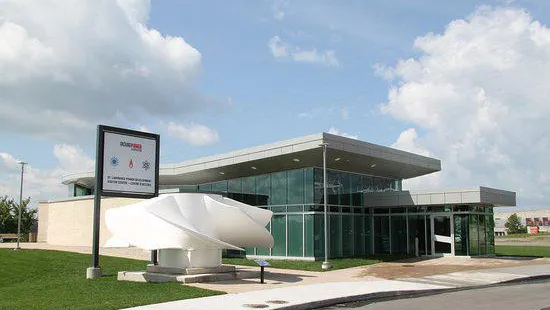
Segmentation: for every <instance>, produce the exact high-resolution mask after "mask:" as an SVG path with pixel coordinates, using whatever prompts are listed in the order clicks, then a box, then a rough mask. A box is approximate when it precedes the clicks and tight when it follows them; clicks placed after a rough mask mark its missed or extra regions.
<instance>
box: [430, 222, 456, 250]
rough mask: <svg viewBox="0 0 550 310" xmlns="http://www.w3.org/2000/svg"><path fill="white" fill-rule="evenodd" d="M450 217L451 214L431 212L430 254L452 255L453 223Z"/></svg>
mask: <svg viewBox="0 0 550 310" xmlns="http://www.w3.org/2000/svg"><path fill="white" fill-rule="evenodd" d="M451 219H452V215H451V214H432V216H431V219H430V224H431V225H430V226H431V227H432V234H431V235H432V255H445V254H447V255H454V243H453V235H454V232H453V226H454V225H453V221H452V220H451Z"/></svg>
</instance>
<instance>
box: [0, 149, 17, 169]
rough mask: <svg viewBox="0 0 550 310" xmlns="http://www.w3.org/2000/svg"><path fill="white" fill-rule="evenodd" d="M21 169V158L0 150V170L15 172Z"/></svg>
mask: <svg viewBox="0 0 550 310" xmlns="http://www.w3.org/2000/svg"><path fill="white" fill-rule="evenodd" d="M16 171H19V160H17V159H15V158H14V157H13V156H11V155H10V154H8V153H2V152H0V172H3V173H13V172H16Z"/></svg>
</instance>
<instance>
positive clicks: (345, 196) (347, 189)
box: [340, 172, 351, 206]
mask: <svg viewBox="0 0 550 310" xmlns="http://www.w3.org/2000/svg"><path fill="white" fill-rule="evenodd" d="M340 183H341V184H342V191H341V193H340V204H341V205H343V206H350V205H351V185H350V174H349V173H347V172H340Z"/></svg>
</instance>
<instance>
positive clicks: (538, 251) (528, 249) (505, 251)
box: [495, 245, 550, 257]
mask: <svg viewBox="0 0 550 310" xmlns="http://www.w3.org/2000/svg"><path fill="white" fill-rule="evenodd" d="M495 254H496V255H497V256H530V257H550V247H547V246H516V245H497V246H495Z"/></svg>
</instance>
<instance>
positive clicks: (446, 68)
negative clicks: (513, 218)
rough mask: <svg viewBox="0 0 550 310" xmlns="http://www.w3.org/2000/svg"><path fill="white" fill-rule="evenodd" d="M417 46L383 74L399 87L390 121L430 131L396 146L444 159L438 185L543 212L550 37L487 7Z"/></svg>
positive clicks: (511, 13) (524, 18) (528, 20)
mask: <svg viewBox="0 0 550 310" xmlns="http://www.w3.org/2000/svg"><path fill="white" fill-rule="evenodd" d="M414 46H415V48H416V49H417V50H418V51H419V52H420V56H419V57H417V58H411V59H407V60H400V61H399V62H398V63H397V64H396V65H395V66H393V67H390V68H386V67H384V66H379V67H378V68H377V69H378V71H379V73H382V74H383V75H385V76H386V77H387V78H389V79H393V81H394V82H393V83H394V84H393V86H392V87H391V89H390V90H389V93H388V102H387V103H385V104H384V105H382V107H381V110H382V112H383V113H387V114H389V115H391V116H393V117H395V118H396V119H399V120H403V121H405V122H408V123H412V124H414V126H416V127H419V128H422V132H424V134H423V136H422V137H421V138H418V137H416V132H415V131H414V132H413V131H411V130H410V129H409V130H408V131H406V132H404V133H403V134H402V135H401V136H400V138H399V139H398V142H396V145H401V146H402V145H405V146H407V145H408V147H412V148H413V149H415V148H416V149H417V150H429V153H430V154H432V155H433V156H435V157H437V158H440V159H441V160H442V172H441V177H440V179H439V180H438V184H436V185H438V186H443V187H458V186H460V187H462V186H476V185H485V186H493V187H500V188H503V189H509V190H513V191H517V192H518V196H520V197H522V201H523V203H529V204H536V203H544V202H545V201H546V200H545V199H546V197H548V195H550V180H548V179H547V178H545V177H544V175H543V173H544V172H545V171H548V170H549V169H550V164H549V161H548V150H549V149H550V136H548V134H547V132H548V131H549V130H550V122H549V121H550V105H549V104H548V102H547V101H548V98H550V88H549V87H548V81H550V29H549V28H547V27H546V26H544V25H542V24H541V23H540V22H538V21H536V20H533V17H532V16H531V15H530V14H529V13H528V12H526V11H523V10H520V9H516V8H490V7H486V6H485V7H481V8H479V9H478V10H476V11H475V12H474V13H473V14H472V15H470V16H469V17H468V18H466V19H464V20H455V21H452V22H451V23H449V25H447V27H446V28H445V31H444V32H443V33H442V34H433V33H429V34H427V35H425V36H423V37H419V38H417V39H416V41H415V44H414ZM420 183H421V182H420ZM420 183H419V184H420Z"/></svg>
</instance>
